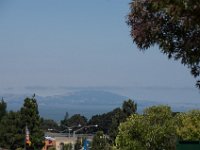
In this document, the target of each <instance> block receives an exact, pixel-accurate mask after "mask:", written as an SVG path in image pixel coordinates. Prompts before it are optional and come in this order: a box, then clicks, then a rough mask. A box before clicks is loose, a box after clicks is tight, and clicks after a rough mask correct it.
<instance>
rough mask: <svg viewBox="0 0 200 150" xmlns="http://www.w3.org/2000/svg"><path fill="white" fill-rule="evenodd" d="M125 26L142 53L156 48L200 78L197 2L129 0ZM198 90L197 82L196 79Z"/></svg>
mask: <svg viewBox="0 0 200 150" xmlns="http://www.w3.org/2000/svg"><path fill="white" fill-rule="evenodd" d="M130 9H131V11H130V13H129V15H128V20H127V23H128V25H129V26H130V27H131V36H132V38H133V42H134V43H136V44H137V46H138V47H139V48H140V49H141V50H145V49H147V48H149V47H150V46H153V45H158V46H159V48H160V50H161V52H162V53H164V54H166V55H167V56H168V58H174V59H175V60H181V63H182V64H184V65H186V66H187V67H188V68H189V69H190V70H191V74H192V75H193V76H194V77H195V78H196V77H199V75H200V64H199V62H200V17H199V16H200V11H199V10H200V0H173V1H172V0H162V1H161V0H132V2H131V3H130ZM197 86H198V87H199V88H200V80H198V79H197Z"/></svg>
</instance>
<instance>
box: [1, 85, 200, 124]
mask: <svg viewBox="0 0 200 150" xmlns="http://www.w3.org/2000/svg"><path fill="white" fill-rule="evenodd" d="M10 91H12V92H13V93H12V92H10ZM31 91H32V93H31ZM53 91H54V92H55V93H54V92H53ZM11 93H12V94H11ZM33 93H36V99H37V101H38V105H39V112H40V115H41V116H42V117H44V118H47V119H54V120H56V121H59V120H61V119H63V117H64V115H65V113H66V112H68V113H69V115H70V116H71V115H73V114H77V113H78V114H82V115H84V116H86V117H88V118H90V117H91V116H93V115H96V114H102V113H106V112H109V111H112V110H113V109H114V108H117V107H121V105H122V103H123V101H124V100H127V99H129V98H130V99H132V100H134V101H135V102H136V103H137V104H138V112H139V113H141V112H142V111H143V109H144V108H146V107H149V106H152V105H160V104H163V105H169V106H171V108H172V110H173V111H188V110H191V109H200V99H199V92H198V89H196V88H187V87H185V88H170V87H60V88H47V87H26V88H24V89H23V92H22V91H20V90H19V89H18V90H14V89H7V91H4V93H0V96H1V97H3V98H4V100H5V101H6V102H7V106H8V110H18V109H20V107H21V106H22V105H23V100H24V99H25V98H26V97H31V96H32V95H33Z"/></svg>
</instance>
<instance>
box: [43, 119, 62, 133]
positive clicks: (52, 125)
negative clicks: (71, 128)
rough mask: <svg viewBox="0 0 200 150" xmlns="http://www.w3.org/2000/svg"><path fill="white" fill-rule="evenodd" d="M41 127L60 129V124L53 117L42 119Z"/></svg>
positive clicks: (46, 129) (44, 128) (45, 129)
mask: <svg viewBox="0 0 200 150" xmlns="http://www.w3.org/2000/svg"><path fill="white" fill-rule="evenodd" d="M41 129H43V130H44V131H48V129H52V130H56V131H57V130H59V126H58V124H57V123H56V122H55V121H54V120H52V119H43V118H42V119H41Z"/></svg>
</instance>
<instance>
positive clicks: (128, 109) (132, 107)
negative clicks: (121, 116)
mask: <svg viewBox="0 0 200 150" xmlns="http://www.w3.org/2000/svg"><path fill="white" fill-rule="evenodd" d="M122 110H123V112H124V113H125V115H126V116H127V117H128V116H130V115H131V114H134V113H136V111H137V104H136V103H134V101H132V100H131V99H128V100H127V101H124V102H123V105H122Z"/></svg>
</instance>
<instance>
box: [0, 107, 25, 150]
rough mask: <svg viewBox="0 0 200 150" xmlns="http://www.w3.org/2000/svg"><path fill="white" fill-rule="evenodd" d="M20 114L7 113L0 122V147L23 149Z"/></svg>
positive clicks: (23, 135)
mask: <svg viewBox="0 0 200 150" xmlns="http://www.w3.org/2000/svg"><path fill="white" fill-rule="evenodd" d="M21 124H22V122H21V116H20V112H12V111H11V112H8V113H7V114H6V115H5V116H4V117H3V118H2V120H1V121H0V135H1V136H0V147H2V148H6V149H17V148H20V147H24V139H25V134H24V131H23V129H22V128H21Z"/></svg>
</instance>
